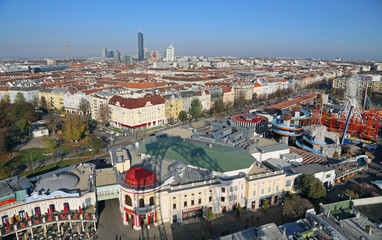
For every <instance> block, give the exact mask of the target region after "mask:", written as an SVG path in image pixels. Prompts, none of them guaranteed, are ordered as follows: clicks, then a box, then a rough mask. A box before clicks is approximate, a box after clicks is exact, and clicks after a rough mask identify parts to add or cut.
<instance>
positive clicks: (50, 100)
mask: <svg viewBox="0 0 382 240" xmlns="http://www.w3.org/2000/svg"><path fill="white" fill-rule="evenodd" d="M66 91H67V89H66V88H54V89H43V90H41V91H40V92H39V93H38V98H39V103H41V101H42V99H44V100H45V102H46V107H47V109H56V110H61V109H63V108H64V94H65V92H66Z"/></svg>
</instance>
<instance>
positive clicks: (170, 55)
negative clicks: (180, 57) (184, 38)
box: [166, 44, 175, 62]
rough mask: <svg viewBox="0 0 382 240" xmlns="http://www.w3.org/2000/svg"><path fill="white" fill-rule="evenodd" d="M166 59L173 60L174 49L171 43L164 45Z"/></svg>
mask: <svg viewBox="0 0 382 240" xmlns="http://www.w3.org/2000/svg"><path fill="white" fill-rule="evenodd" d="M166 61H171V62H173V61H175V50H174V47H173V46H172V44H171V45H170V46H169V47H166Z"/></svg>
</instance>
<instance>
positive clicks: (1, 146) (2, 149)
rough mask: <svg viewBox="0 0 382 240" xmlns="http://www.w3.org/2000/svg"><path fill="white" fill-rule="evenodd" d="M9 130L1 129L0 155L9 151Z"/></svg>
mask: <svg viewBox="0 0 382 240" xmlns="http://www.w3.org/2000/svg"><path fill="white" fill-rule="evenodd" d="M8 132H9V131H8V128H1V129H0V154H3V153H6V152H7V150H8V147H9V145H8V138H7V137H8Z"/></svg>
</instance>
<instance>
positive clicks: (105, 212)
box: [96, 199, 296, 240]
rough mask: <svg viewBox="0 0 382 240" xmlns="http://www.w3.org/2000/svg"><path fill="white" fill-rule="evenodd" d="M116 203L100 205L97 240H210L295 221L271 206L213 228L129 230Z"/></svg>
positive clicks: (192, 224) (224, 218) (197, 222)
mask: <svg viewBox="0 0 382 240" xmlns="http://www.w3.org/2000/svg"><path fill="white" fill-rule="evenodd" d="M118 204H119V203H118V200H117V199H114V200H107V201H105V202H103V203H101V204H100V206H99V207H100V211H101V214H100V217H99V221H98V232H97V234H96V238H97V239H115V240H124V239H138V240H143V239H168V240H171V239H174V240H175V239H182V240H191V239H210V238H215V237H219V236H222V235H223V234H227V233H233V232H237V231H241V230H243V229H245V228H249V227H253V226H261V225H263V224H267V223H272V222H274V223H276V224H277V225H281V224H282V222H284V223H286V222H291V221H294V220H296V219H291V218H288V217H285V218H284V219H283V217H282V214H281V213H282V206H281V205H279V206H271V207H270V208H269V209H268V210H267V211H266V212H263V211H262V210H257V211H256V212H252V211H245V210H244V209H243V210H242V213H241V215H240V218H238V219H237V218H236V212H235V211H233V212H228V213H224V214H219V215H217V216H216V219H215V221H213V223H212V224H207V223H206V221H205V219H204V218H196V219H192V220H187V221H185V222H183V223H175V224H170V223H165V224H163V225H159V226H152V227H151V228H150V229H147V226H144V227H143V228H142V230H132V227H131V225H129V226H124V225H123V224H122V219H121V218H122V216H121V213H120V211H119V206H118Z"/></svg>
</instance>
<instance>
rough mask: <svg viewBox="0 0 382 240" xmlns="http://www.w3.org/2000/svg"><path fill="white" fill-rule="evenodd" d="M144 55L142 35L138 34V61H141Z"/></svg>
mask: <svg viewBox="0 0 382 240" xmlns="http://www.w3.org/2000/svg"><path fill="white" fill-rule="evenodd" d="M143 59H144V53H143V33H141V32H139V33H138V61H143Z"/></svg>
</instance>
